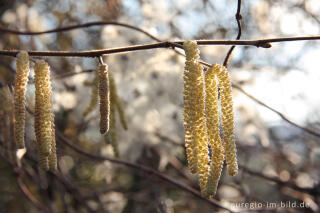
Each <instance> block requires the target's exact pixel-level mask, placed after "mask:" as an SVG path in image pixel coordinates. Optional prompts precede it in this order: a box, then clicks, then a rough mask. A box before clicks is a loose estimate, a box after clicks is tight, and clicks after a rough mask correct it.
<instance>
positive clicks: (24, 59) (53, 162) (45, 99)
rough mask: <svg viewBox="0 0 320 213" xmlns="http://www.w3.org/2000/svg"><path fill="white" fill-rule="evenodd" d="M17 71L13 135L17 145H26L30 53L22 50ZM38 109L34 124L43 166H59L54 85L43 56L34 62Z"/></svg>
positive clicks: (20, 146)
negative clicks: (26, 105) (54, 111)
mask: <svg viewBox="0 0 320 213" xmlns="http://www.w3.org/2000/svg"><path fill="white" fill-rule="evenodd" d="M16 67H17V68H16V69H17V75H16V80H15V88H14V114H15V123H14V135H15V141H16V144H17V148H18V149H22V148H25V141H24V135H25V111H26V110H25V101H26V100H25V99H26V98H25V95H26V90H27V83H28V74H29V55H28V53H27V52H26V51H21V52H20V53H19V54H18V55H17V66H16ZM34 80H35V112H34V128H35V135H36V140H37V148H38V160H39V166H40V168H41V169H43V170H45V171H47V170H49V169H50V170H52V171H54V170H56V169H57V155H56V140H55V125H54V113H53V109H52V88H51V80H50V68H49V65H48V64H47V63H46V62H45V61H44V60H39V61H37V62H36V64H35V66H34Z"/></svg>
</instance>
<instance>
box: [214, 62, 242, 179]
mask: <svg viewBox="0 0 320 213" xmlns="http://www.w3.org/2000/svg"><path fill="white" fill-rule="evenodd" d="M214 70H215V72H216V73H217V76H218V79H219V88H220V105H221V113H222V115H221V124H222V137H223V145H224V149H225V155H226V162H227V166H228V173H229V175H231V176H235V175H236V174H237V173H238V163H237V151H236V144H235V138H234V118H233V102H232V90H231V79H230V75H229V72H228V71H227V70H226V68H225V67H224V66H222V65H218V64H216V65H214Z"/></svg>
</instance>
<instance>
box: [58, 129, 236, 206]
mask: <svg viewBox="0 0 320 213" xmlns="http://www.w3.org/2000/svg"><path fill="white" fill-rule="evenodd" d="M56 135H57V137H58V139H59V141H60V142H62V143H64V144H65V145H67V146H69V147H70V148H72V149H73V150H74V151H76V152H78V153H80V154H82V155H84V156H86V157H88V158H89V159H91V160H95V161H109V162H111V163H116V164H120V165H124V166H127V167H130V168H133V169H136V170H139V171H141V172H143V173H144V174H145V177H148V178H149V177H150V176H152V175H154V176H157V177H158V178H159V179H161V180H163V181H165V182H168V183H170V184H172V185H174V186H176V187H178V188H180V189H182V190H184V191H186V192H189V193H191V194H192V195H194V196H195V197H198V198H200V199H201V200H203V201H206V202H207V203H209V204H211V205H212V206H215V207H218V208H221V209H224V210H227V211H228V212H233V211H232V210H230V209H228V208H226V207H224V206H222V205H221V204H220V203H218V202H217V201H215V200H213V199H207V198H205V197H202V196H201V194H200V193H199V192H197V191H196V190H194V189H192V188H190V187H188V186H185V185H183V184H181V183H180V182H178V181H176V180H174V179H172V178H170V177H168V176H166V175H164V174H162V173H160V172H158V171H156V170H153V169H151V168H149V167H146V166H143V165H138V164H134V163H131V162H127V161H123V160H118V159H113V158H109V157H105V156H100V155H95V154H91V153H88V152H86V151H84V150H82V149H80V148H78V147H77V146H75V145H74V144H72V143H71V142H70V141H69V140H68V139H67V138H65V137H64V136H63V134H62V133H60V132H59V131H57V130H56Z"/></svg>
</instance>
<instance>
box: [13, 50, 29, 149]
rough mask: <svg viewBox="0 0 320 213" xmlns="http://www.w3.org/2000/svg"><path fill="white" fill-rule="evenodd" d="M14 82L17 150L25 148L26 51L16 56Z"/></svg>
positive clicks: (27, 70)
mask: <svg viewBox="0 0 320 213" xmlns="http://www.w3.org/2000/svg"><path fill="white" fill-rule="evenodd" d="M16 67H17V68H16V69H17V74H16V80H15V86H14V114H15V125H14V135H15V140H16V144H17V148H18V149H22V148H24V147H25V142H24V134H25V119H26V112H25V111H26V110H25V99H26V98H25V96H26V90H27V83H28V75H29V55H28V52H26V51H21V52H20V53H18V55H17V63H16Z"/></svg>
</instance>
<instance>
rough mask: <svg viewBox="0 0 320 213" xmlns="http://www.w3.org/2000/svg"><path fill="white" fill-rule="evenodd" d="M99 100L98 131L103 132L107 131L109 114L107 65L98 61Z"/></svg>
mask: <svg viewBox="0 0 320 213" xmlns="http://www.w3.org/2000/svg"><path fill="white" fill-rule="evenodd" d="M98 75H99V84H98V88H99V98H100V99H99V101H100V133H101V134H105V133H106V132H108V131H109V114H110V91H109V76H108V65H106V64H101V63H99V66H98Z"/></svg>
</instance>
